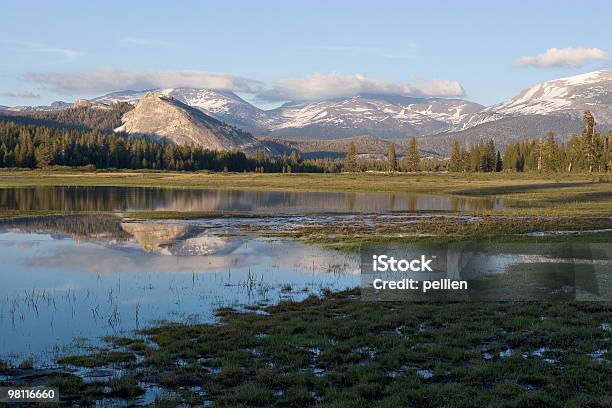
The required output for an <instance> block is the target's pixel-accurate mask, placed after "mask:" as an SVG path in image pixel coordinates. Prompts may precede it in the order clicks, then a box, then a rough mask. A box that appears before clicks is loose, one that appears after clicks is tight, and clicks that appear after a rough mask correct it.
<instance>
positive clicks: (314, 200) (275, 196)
mask: <svg viewBox="0 0 612 408" xmlns="http://www.w3.org/2000/svg"><path fill="white" fill-rule="evenodd" d="M499 208H503V200H500V199H489V198H483V199H475V198H467V197H455V196H453V197H451V196H435V195H427V194H394V193H337V192H283V191H257V190H206V189H171V188H150V187H146V188H140V187H70V186H39V187H24V188H0V211H2V210H21V211H66V212H68V211H150V210H166V211H228V212H249V213H257V214H305V213H326V212H330V213H338V212H344V213H384V212H389V211H465V210H490V209H499Z"/></svg>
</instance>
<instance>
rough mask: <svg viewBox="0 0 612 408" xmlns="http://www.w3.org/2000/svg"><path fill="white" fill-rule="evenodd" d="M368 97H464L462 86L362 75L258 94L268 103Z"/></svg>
mask: <svg viewBox="0 0 612 408" xmlns="http://www.w3.org/2000/svg"><path fill="white" fill-rule="evenodd" d="M364 93H373V94H400V95H412V96H462V95H464V94H465V92H464V90H463V87H462V86H461V84H459V82H457V81H453V80H436V81H433V82H431V83H427V84H422V85H417V86H412V85H409V84H406V83H398V82H393V81H387V80H384V79H376V78H369V77H366V76H365V75H362V74H352V75H351V74H339V73H331V74H320V73H317V74H312V75H308V76H306V77H303V78H294V79H288V80H284V81H277V82H275V83H273V84H272V86H271V87H270V88H269V89H266V90H264V91H262V92H259V93H258V97H259V98H260V99H262V100H267V101H282V100H287V101H289V100H290V101H305V100H321V99H329V98H340V97H347V96H354V95H358V94H364Z"/></svg>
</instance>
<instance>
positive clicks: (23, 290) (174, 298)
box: [0, 217, 359, 363]
mask: <svg viewBox="0 0 612 408" xmlns="http://www.w3.org/2000/svg"><path fill="white" fill-rule="evenodd" d="M210 223H211V224H208V223H207V222H204V223H196V224H194V223H177V222H168V223H165V222H146V223H140V222H123V221H121V220H119V219H118V218H114V217H63V218H62V217H60V218H48V219H42V220H37V221H23V222H8V223H4V224H3V225H0V259H1V260H2V266H1V267H0V282H2V285H1V286H0V333H2V336H0V358H11V359H13V360H17V361H19V360H20V359H21V358H24V357H25V356H31V355H35V356H37V357H36V359H37V362H38V363H44V362H46V361H51V360H52V359H53V357H54V355H55V354H57V353H62V352H65V351H69V350H66V349H63V347H64V346H66V345H70V344H71V343H73V340H74V339H79V338H84V339H87V340H88V341H92V340H93V341H95V339H96V338H99V337H100V336H103V335H108V334H119V333H126V332H127V331H129V330H133V329H136V328H138V327H143V326H145V325H148V324H149V325H150V324H151V323H153V322H155V321H159V320H172V321H180V322H210V321H214V311H215V309H217V308H218V307H221V306H232V307H238V308H240V307H244V306H245V305H249V304H269V303H274V302H278V301H279V300H281V299H285V298H287V299H288V298H291V299H301V298H304V297H306V296H307V295H308V294H310V293H314V294H318V293H320V292H321V290H323V289H332V290H339V289H344V288H347V287H354V286H357V277H358V275H357V273H358V270H359V265H358V260H357V259H356V257H355V256H350V255H345V254H341V253H338V252H334V251H327V250H325V249H321V248H319V247H316V246H308V245H305V244H301V243H296V242H290V241H276V240H266V239H262V238H258V237H255V236H233V237H223V236H220V231H225V229H220V225H219V223H215V221H214V220H212V221H210Z"/></svg>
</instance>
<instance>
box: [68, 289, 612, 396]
mask: <svg viewBox="0 0 612 408" xmlns="http://www.w3.org/2000/svg"><path fill="white" fill-rule="evenodd" d="M263 310H264V311H265V312H266V313H265V314H261V313H252V312H246V313H245V312H237V311H234V310H232V309H229V308H224V309H220V310H219V312H218V314H219V318H220V319H221V321H220V324H199V325H181V324H167V325H163V326H159V327H153V328H148V329H145V330H142V331H141V332H140V334H141V335H144V336H147V337H149V338H150V340H151V341H152V342H153V344H155V347H147V348H146V349H145V350H142V351H139V353H142V354H143V355H144V360H143V361H142V362H140V363H137V364H135V365H134V366H133V369H132V370H131V372H130V374H129V376H128V377H125V378H123V379H122V380H121V381H119V382H113V390H114V391H113V392H114V393H116V394H118V395H134V393H131V391H129V392H128V390H136V387H138V383H139V382H141V381H142V382H144V383H149V384H161V385H163V386H164V387H166V388H168V389H171V390H174V391H176V392H177V395H178V396H179V397H177V398H178V399H176V400H172V402H173V403H178V402H180V401H186V400H189V401H191V403H195V402H199V403H202V401H203V400H204V399H206V400H207V401H208V400H211V401H214V404H215V406H221V407H224V406H232V407H233V406H304V405H325V406H337V407H348V406H373V407H391V406H405V405H406V404H410V405H414V406H456V407H468V406H470V407H471V406H559V407H561V406H606V405H607V404H609V403H610V401H611V396H610V393H609V390H610V389H612V367H611V364H610V362H611V358H612V356H611V355H610V352H609V351H608V349H609V333H608V332H607V331H606V330H604V329H603V328H602V327H604V326H603V325H604V324H605V323H608V324H609V322H610V320H612V306H611V305H610V304H609V303H601V302H599V303H598V302H587V303H555V304H551V303H542V302H524V303H513V302H507V303H449V304H437V303H393V302H379V303H372V302H365V301H361V300H360V299H359V291H358V290H352V291H345V292H339V293H331V292H327V293H326V294H325V296H323V297H320V298H319V297H315V296H311V297H309V298H307V299H305V300H304V301H301V302H293V301H282V302H280V303H279V304H278V305H275V306H267V307H265V308H264V309H263ZM108 340H110V341H111V342H112V343H113V344H117V345H122V346H129V345H130V344H133V343H134V342H139V340H134V342H131V341H130V340H129V339H126V338H121V339H108ZM597 350H599V354H597V355H598V356H599V358H594V357H592V356H593V353H594V352H596V351H597ZM602 350H603V351H602ZM102 354H103V355H105V354H106V352H102ZM92 359H95V360H101V359H100V358H99V357H92ZM85 361H86V362H87V361H89V360H85ZM71 363H75V360H71ZM77 385H78V384H77ZM193 385H198V386H202V387H203V389H204V391H205V393H206V396H205V397H204V396H197V395H194V394H193V393H190V392H185V390H189V388H190V387H191V386H193ZM78 386H79V387H81V388H82V387H83V385H78ZM124 390H125V391H124ZM96 392H98V391H96ZM124 392H125V394H122V393H124ZM134 392H137V391H134ZM92 395H93V396H95V392H94V393H93V394H92ZM170 402H171V401H163V400H158V401H157V402H156V404H158V405H157V406H164V404H168V403H170Z"/></svg>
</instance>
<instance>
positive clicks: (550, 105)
mask: <svg viewBox="0 0 612 408" xmlns="http://www.w3.org/2000/svg"><path fill="white" fill-rule="evenodd" d="M585 110H590V111H591V112H592V113H593V115H594V116H595V121H596V122H597V127H598V129H600V131H603V132H605V131H607V129H612V70H599V71H594V72H589V73H586V74H581V75H576V76H572V77H567V78H560V79H555V80H551V81H546V82H542V83H540V84H537V85H534V86H532V87H530V88H528V89H525V90H523V91H522V92H520V93H519V94H518V95H516V96H515V97H513V98H511V99H509V100H508V101H506V102H503V103H500V104H498V105H494V106H491V107H488V108H486V109H483V110H482V111H481V112H479V113H476V114H474V115H472V116H471V117H470V118H469V119H468V120H467V121H465V122H463V123H461V124H459V125H458V126H455V127H454V128H453V129H452V130H451V131H449V132H446V133H443V134H438V135H432V136H429V137H427V138H424V139H423V145H424V146H426V147H428V148H430V149H433V150H436V151H440V152H443V153H448V152H449V150H450V145H451V144H450V141H451V140H452V139H457V140H459V141H460V142H461V143H462V144H464V145H468V144H471V143H477V142H478V141H479V140H481V139H488V138H493V139H494V140H495V144H496V145H497V147H498V148H501V149H503V147H504V146H506V145H508V144H510V143H514V142H517V141H519V140H524V139H535V138H541V137H544V135H545V134H546V133H547V132H548V131H552V132H553V133H554V134H555V136H556V137H557V139H559V140H565V139H567V138H568V137H569V136H570V135H571V134H573V133H579V132H580V130H581V127H582V114H583V112H584V111H585Z"/></svg>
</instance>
